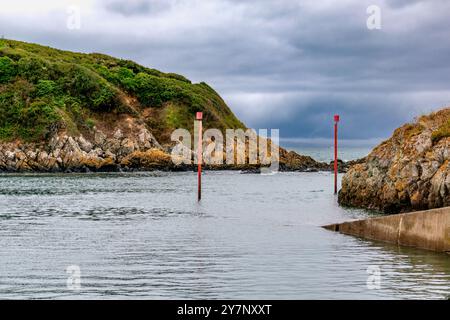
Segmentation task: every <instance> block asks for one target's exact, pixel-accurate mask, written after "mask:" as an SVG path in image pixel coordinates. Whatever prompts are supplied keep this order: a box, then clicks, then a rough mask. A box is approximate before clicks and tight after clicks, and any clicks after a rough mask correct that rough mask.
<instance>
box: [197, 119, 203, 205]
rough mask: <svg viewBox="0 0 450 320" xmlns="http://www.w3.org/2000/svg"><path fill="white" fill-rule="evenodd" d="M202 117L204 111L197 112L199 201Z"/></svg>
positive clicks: (199, 195)
mask: <svg viewBox="0 0 450 320" xmlns="http://www.w3.org/2000/svg"><path fill="white" fill-rule="evenodd" d="M202 119H203V113H202V112H197V115H196V120H197V121H198V146H197V176H198V201H200V200H201V199H202V161H203V157H202V153H203V152H202V149H203V146H202V144H203V142H202Z"/></svg>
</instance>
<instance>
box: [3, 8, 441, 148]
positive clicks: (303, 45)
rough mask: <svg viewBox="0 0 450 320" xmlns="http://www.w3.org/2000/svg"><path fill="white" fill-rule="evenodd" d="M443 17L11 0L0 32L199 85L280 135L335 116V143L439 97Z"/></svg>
mask: <svg viewBox="0 0 450 320" xmlns="http://www.w3.org/2000/svg"><path fill="white" fill-rule="evenodd" d="M73 5H75V6H77V8H79V9H80V18H81V20H80V21H81V25H80V28H79V29H78V28H75V29H73V26H74V24H73V21H74V20H73V19H72V18H73V17H74V15H73V14H74V12H75V11H73V8H72V7H71V6H73ZM369 5H377V6H379V8H380V9H381V29H375V30H369V29H368V28H367V25H366V21H367V18H368V17H369V15H370V14H368V13H367V12H366V10H367V7H368V6H369ZM449 14H450V1H447V0H424V1H421V0H384V1H378V0H369V1H366V0H305V1H302V0H277V1H272V0H248V1H244V0H242V1H240V0H167V1H161V0H159V1H157V0H131V1H130V0H127V1H121V0H70V1H65V0H52V1H50V0H40V1H36V0H14V1H2V6H1V9H0V33H1V34H2V35H4V37H6V38H12V39H17V40H23V41H29V42H37V43H41V44H46V45H50V46H54V47H57V48H61V49H67V50H74V51H81V52H102V53H107V54H110V55H113V56H117V57H121V58H126V59H131V60H135V61H137V62H139V63H141V64H144V65H146V66H149V67H153V68H156V69H160V70H162V71H166V72H176V73H180V74H183V75H185V76H187V77H188V78H190V79H191V80H192V81H195V82H199V81H205V82H207V83H209V84H210V85H212V86H213V87H214V88H215V89H216V90H217V91H218V92H219V93H220V94H221V95H222V96H223V98H224V99H225V101H226V102H227V103H228V105H229V106H230V107H231V108H232V110H233V111H234V112H235V113H236V115H237V116H238V117H239V118H240V119H241V120H243V121H244V123H246V124H247V126H249V127H253V128H279V129H280V136H281V137H282V138H284V139H286V140H285V141H290V142H295V141H305V140H306V139H314V141H317V142H320V141H327V139H329V138H330V136H331V134H332V131H331V126H332V117H333V114H334V113H339V114H341V117H342V121H341V137H342V138H343V139H346V140H353V141H354V142H355V143H360V142H361V141H369V143H371V144H373V143H376V142H378V141H379V140H380V139H382V138H385V137H388V136H389V135H390V134H391V132H392V130H393V129H395V128H396V127H398V126H399V125H401V124H403V123H404V122H406V121H411V120H412V119H413V117H414V116H416V115H418V114H421V113H424V112H429V111H431V110H435V109H437V108H439V107H442V106H445V105H450V87H449V85H450V62H449V57H450V17H449ZM68 25H69V26H70V28H69V27H68Z"/></svg>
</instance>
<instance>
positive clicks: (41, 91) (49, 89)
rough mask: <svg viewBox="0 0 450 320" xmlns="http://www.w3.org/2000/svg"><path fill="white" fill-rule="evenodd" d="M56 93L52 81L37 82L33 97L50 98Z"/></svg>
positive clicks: (55, 86)
mask: <svg viewBox="0 0 450 320" xmlns="http://www.w3.org/2000/svg"><path fill="white" fill-rule="evenodd" d="M56 91H57V85H56V83H55V82H54V81H52V80H39V81H38V83H37V85H36V91H35V96H36V97H44V96H51V95H53V94H55V93H56Z"/></svg>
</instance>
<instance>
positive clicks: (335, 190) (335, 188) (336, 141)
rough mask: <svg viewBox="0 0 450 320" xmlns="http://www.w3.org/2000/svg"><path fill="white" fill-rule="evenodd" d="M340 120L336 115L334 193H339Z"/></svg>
mask: <svg viewBox="0 0 450 320" xmlns="http://www.w3.org/2000/svg"><path fill="white" fill-rule="evenodd" d="M338 122H339V115H338V114H335V115H334V194H337V174H338Z"/></svg>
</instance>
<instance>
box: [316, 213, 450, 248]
mask: <svg viewBox="0 0 450 320" xmlns="http://www.w3.org/2000/svg"><path fill="white" fill-rule="evenodd" d="M324 228H325V229H328V230H332V231H338V232H340V233H343V234H348V235H353V236H358V237H362V238H366V239H373V240H381V241H386V242H391V243H397V244H398V245H404V246H410V247H417V248H422V249H428V250H433V251H439V252H448V253H450V207H445V208H439V209H432V210H425V211H416V212H411V213H404V214H396V215H390V216H382V217H377V218H369V219H364V220H357V221H349V222H344V223H339V224H331V225H327V226H324Z"/></svg>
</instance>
